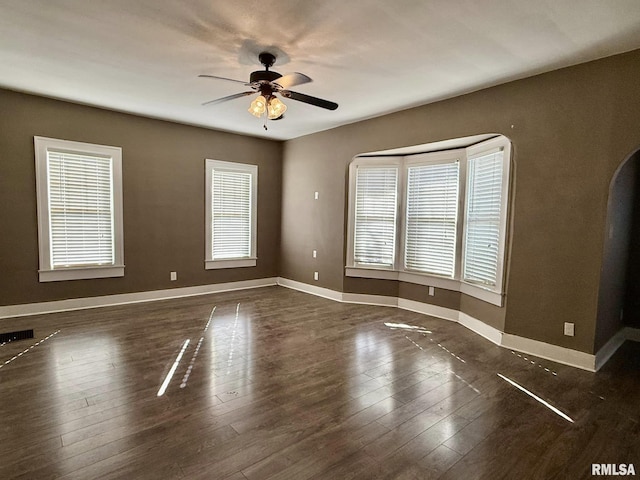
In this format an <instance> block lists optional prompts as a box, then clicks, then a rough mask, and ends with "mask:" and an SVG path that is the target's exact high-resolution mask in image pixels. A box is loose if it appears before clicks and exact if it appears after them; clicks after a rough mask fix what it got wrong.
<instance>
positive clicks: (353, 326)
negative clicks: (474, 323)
mask: <svg viewBox="0 0 640 480" xmlns="http://www.w3.org/2000/svg"><path fill="white" fill-rule="evenodd" d="M214 307H215V310H214V311H213V314H211V312H212V309H213V308H214ZM210 319H211V321H210V322H209V320H210ZM0 322H1V325H2V328H1V330H2V331H9V330H13V329H18V328H34V329H35V336H36V338H35V339H34V340H22V341H19V342H13V343H9V344H5V345H3V346H1V347H0V365H2V367H1V368H0V408H1V417H0V418H1V419H2V428H1V432H0V478H3V479H10V478H11V479H14V478H20V479H48V478H65V479H72V478H73V479H83V480H85V479H97V478H100V479H116V478H117V479H173V478H187V479H230V480H245V479H248V480H265V479H271V478H274V479H276V478H277V479H285V478H287V479H295V480H304V479H350V478H358V479H374V478H375V479H377V478H388V479H432V478H443V479H465V480H469V479H474V478H486V479H499V478H509V479H529V478H539V479H577V478H591V464H592V463H616V464H620V463H625V464H628V463H634V464H635V468H636V470H640V423H639V421H640V344H637V343H630V342H627V343H626V344H625V345H624V346H623V347H622V348H621V350H620V351H619V352H618V353H617V354H616V355H615V356H614V358H613V359H612V360H611V361H610V362H609V363H608V364H607V366H606V367H605V368H604V369H603V370H602V371H601V372H599V373H597V374H592V373H588V372H584V371H581V370H578V369H573V368H570V367H565V366H561V365H557V364H554V363H552V362H548V361H545V360H539V359H537V358H533V357H529V356H526V355H518V354H516V353H515V352H511V351H509V350H505V349H501V348H499V347H497V346H494V345H493V344H491V343H489V342H488V341H486V340H484V339H483V338H481V337H479V336H477V335H475V334H473V333H472V332H470V331H468V330H466V329H465V328H463V327H461V326H459V325H457V324H453V323H451V322H447V321H444V320H438V319H433V318H430V317H427V316H424V315H419V314H414V313H410V312H406V311H402V310H397V309H393V308H385V307H372V306H362V305H346V304H340V303H336V302H333V301H330V300H325V299H322V298H317V297H313V296H310V295H306V294H303V293H299V292H295V291H292V290H287V289H284V288H280V287H269V288H261V289H256V290H247V291H242V292H231V293H226V294H219V295H207V296H199V297H192V298H187V299H179V300H168V301H162V302H153V303H146V304H136V305H128V306H120V307H109V308H100V309H93V310H84V311H77V312H66V313H58V314H50V315H42V316H34V317H25V318H21V319H8V320H0ZM207 325H208V327H207ZM55 332H57V333H55ZM42 339H46V340H42ZM187 339H188V340H189V344H188V345H187V346H186V348H185V349H184V352H183V355H182V358H181V360H180V362H179V364H178V366H177V368H176V369H175V373H174V375H173V377H172V379H171V381H170V383H169V384H168V388H167V389H166V392H165V393H164V394H163V395H162V396H158V392H159V390H160V388H161V385H162V384H163V382H164V381H165V378H166V377H167V375H168V373H170V370H171V369H172V366H173V365H174V362H175V361H176V358H177V357H178V355H179V353H180V351H181V350H182V348H183V345H184V343H185V341H186V340H187ZM38 342H39V343H38ZM32 346H33V347H32ZM20 352H23V353H22V354H21V355H19V354H20ZM14 357H15V358H14ZM7 362H8V363H7ZM498 374H500V375H502V376H504V377H505V378H508V379H510V380H512V381H513V382H516V383H517V384H518V385H520V386H522V387H523V388H525V389H528V390H529V391H531V392H532V393H534V394H535V395H537V396H538V397H540V398H541V399H544V400H545V401H547V402H548V403H549V404H550V405H553V406H555V407H556V408H557V409H558V410H559V411H561V412H562V413H564V414H565V415H567V416H568V417H570V418H571V419H572V420H573V421H574V423H572V422H570V421H569V420H567V419H565V418H563V417H561V416H560V415H558V414H557V413H554V412H553V411H552V410H551V409H549V408H547V407H546V406H544V405H543V404H542V403H540V402H538V401H536V400H535V399H533V398H532V397H530V396H528V395H527V394H525V393H524V392H522V391H521V390H519V389H518V388H516V387H515V386H513V385H512V384H511V383H509V382H507V380H505V379H503V378H502V377H499V376H498ZM637 473H638V474H640V472H637Z"/></svg>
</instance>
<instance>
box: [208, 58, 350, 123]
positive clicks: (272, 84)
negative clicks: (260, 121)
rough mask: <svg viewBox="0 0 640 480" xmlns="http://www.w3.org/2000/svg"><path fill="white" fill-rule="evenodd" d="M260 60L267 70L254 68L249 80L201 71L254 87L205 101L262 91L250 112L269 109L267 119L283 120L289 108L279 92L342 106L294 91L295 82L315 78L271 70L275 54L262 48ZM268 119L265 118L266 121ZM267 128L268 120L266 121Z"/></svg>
mask: <svg viewBox="0 0 640 480" xmlns="http://www.w3.org/2000/svg"><path fill="white" fill-rule="evenodd" d="M258 59H259V60H260V63H261V64H262V65H263V66H264V68H265V69H264V70H257V71H255V72H252V73H251V75H250V76H249V82H248V83H245V82H243V81H242V80H234V79H232V78H226V77H218V76H215V75H200V77H203V78H213V79H217V80H226V81H229V82H235V83H242V84H243V85H245V86H247V87H250V88H251V89H252V90H251V91H248V92H241V93H235V94H233V95H228V96H226V97H222V98H218V99H216V100H211V101H209V102H205V103H203V105H215V104H218V103H223V102H227V101H229V100H234V99H236V98H240V97H245V96H247V95H253V94H255V93H259V95H258V97H257V98H256V99H254V100H253V101H252V102H251V105H250V106H249V110H248V111H249V113H251V115H253V116H255V117H258V118H260V117H262V116H263V115H265V113H266V119H269V120H279V119H281V118H282V116H283V115H284V113H285V112H286V111H287V106H286V105H285V104H284V103H283V102H282V101H281V100H280V99H279V98H277V97H276V93H278V94H280V95H282V96H283V97H284V98H290V99H292V100H296V101H298V102H302V103H307V104H309V105H313V106H316V107H320V108H325V109H327V110H335V109H336V108H338V104H337V103H335V102H331V101H329V100H324V99H322V98H317V97H312V96H310V95H306V94H304V93H299V92H294V91H292V90H289V88H290V87H293V86H295V85H302V84H304V83H309V82H311V81H312V80H311V78H309V77H307V76H306V75H304V74H302V73H297V72H294V73H289V74H287V75H284V76H283V75H281V74H279V73H278V72H273V71H271V70H269V68H270V67H271V66H273V64H274V63H275V61H276V57H275V55H273V54H271V53H269V52H262V53H261V54H260V55H258ZM266 119H265V122H266ZM264 128H265V130H266V129H267V126H266V123H265V125H264Z"/></svg>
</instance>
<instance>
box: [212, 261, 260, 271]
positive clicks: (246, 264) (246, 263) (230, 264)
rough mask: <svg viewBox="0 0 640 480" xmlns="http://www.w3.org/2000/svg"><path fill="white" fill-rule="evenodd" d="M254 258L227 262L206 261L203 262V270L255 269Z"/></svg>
mask: <svg viewBox="0 0 640 480" xmlns="http://www.w3.org/2000/svg"><path fill="white" fill-rule="evenodd" d="M255 266H256V259H255V258H236V259H229V260H207V261H206V262H204V268H205V270H215V269H218V268H241V267H255Z"/></svg>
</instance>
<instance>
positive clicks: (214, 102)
mask: <svg viewBox="0 0 640 480" xmlns="http://www.w3.org/2000/svg"><path fill="white" fill-rule="evenodd" d="M254 93H256V92H254V91H253V90H252V91H250V92H242V93H234V94H233V95H228V96H226V97H222V98H217V99H215V100H209V101H208V102H204V103H203V104H202V105H203V106H204V105H217V104H218V103H223V102H228V101H229V100H234V99H236V98H241V97H246V96H247V95H253V94H254Z"/></svg>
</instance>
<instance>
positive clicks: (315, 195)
mask: <svg viewBox="0 0 640 480" xmlns="http://www.w3.org/2000/svg"><path fill="white" fill-rule="evenodd" d="M319 197H320V194H319V193H318V192H314V194H313V198H314V199H316V200H318V198H319Z"/></svg>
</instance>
